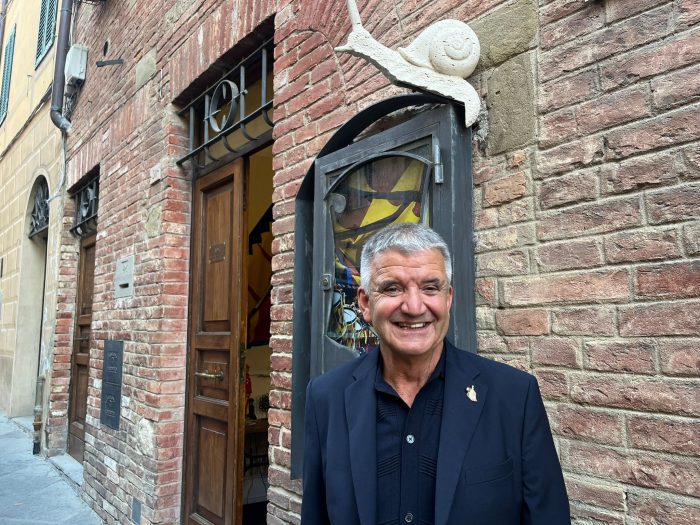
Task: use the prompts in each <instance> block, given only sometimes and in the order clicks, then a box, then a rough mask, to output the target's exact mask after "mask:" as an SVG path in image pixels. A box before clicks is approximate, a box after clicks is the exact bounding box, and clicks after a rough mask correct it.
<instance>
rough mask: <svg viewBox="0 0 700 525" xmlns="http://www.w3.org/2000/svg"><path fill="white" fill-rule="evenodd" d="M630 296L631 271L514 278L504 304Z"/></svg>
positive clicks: (505, 292)
mask: <svg viewBox="0 0 700 525" xmlns="http://www.w3.org/2000/svg"><path fill="white" fill-rule="evenodd" d="M628 298H629V282H628V274H627V272H626V271H624V270H617V271H601V272H586V273H579V274H571V275H555V276H544V277H530V278H527V279H513V280H509V281H507V282H506V283H505V284H504V285H503V300H504V303H505V304H507V305H511V306H527V305H535V304H552V303H582V302H590V301H618V300H621V299H628Z"/></svg>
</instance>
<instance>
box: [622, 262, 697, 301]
mask: <svg viewBox="0 0 700 525" xmlns="http://www.w3.org/2000/svg"><path fill="white" fill-rule="evenodd" d="M635 274H636V294H635V295H636V296H637V297H643V298H658V299H660V298H670V299H678V298H682V297H697V296H699V295H700V261H690V262H687V263H676V264H666V265H659V266H644V267H639V268H637V269H636V272H635Z"/></svg>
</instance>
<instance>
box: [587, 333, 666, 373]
mask: <svg viewBox="0 0 700 525" xmlns="http://www.w3.org/2000/svg"><path fill="white" fill-rule="evenodd" d="M584 349H585V356H586V363H585V367H586V368H588V369H591V370H600V371H603V372H632V373H636V374H653V373H654V372H655V366H654V355H655V352H654V345H653V344H652V343H650V342H648V341H639V340H628V341H589V342H586V343H585V345H584Z"/></svg>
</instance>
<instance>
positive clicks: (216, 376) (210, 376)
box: [194, 370, 224, 381]
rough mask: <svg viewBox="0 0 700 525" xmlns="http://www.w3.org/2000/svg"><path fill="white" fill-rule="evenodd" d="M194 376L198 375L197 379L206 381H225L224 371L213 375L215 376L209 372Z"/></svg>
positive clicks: (198, 373)
mask: <svg viewBox="0 0 700 525" xmlns="http://www.w3.org/2000/svg"><path fill="white" fill-rule="evenodd" d="M194 375H196V376H197V377H202V378H204V379H218V380H219V381H223V380H224V371H223V370H219V371H218V372H216V373H213V374H212V373H211V372H209V371H208V370H207V371H206V372H195V373H194Z"/></svg>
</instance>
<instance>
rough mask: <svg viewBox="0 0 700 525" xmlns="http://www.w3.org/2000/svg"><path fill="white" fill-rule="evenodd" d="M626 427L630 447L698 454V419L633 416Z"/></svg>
mask: <svg viewBox="0 0 700 525" xmlns="http://www.w3.org/2000/svg"><path fill="white" fill-rule="evenodd" d="M627 429H628V430H627V435H628V439H629V444H630V446H631V447H634V448H641V449H645V450H658V451H661V452H672V453H680V454H692V455H700V440H698V436H700V420H697V419H696V420H690V421H689V420H685V419H670V418H661V417H656V418H649V417H638V416H633V417H630V418H629V421H628V423H627Z"/></svg>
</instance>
